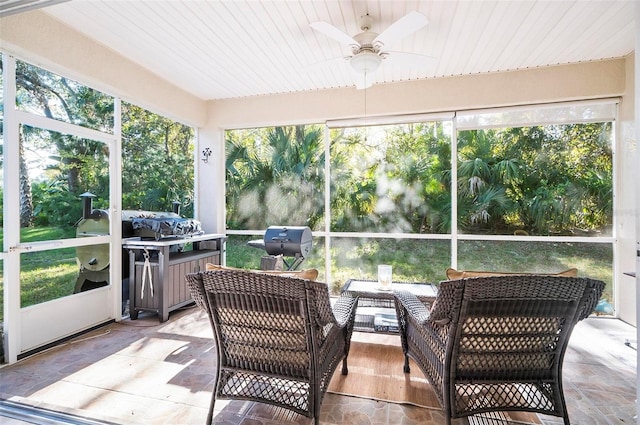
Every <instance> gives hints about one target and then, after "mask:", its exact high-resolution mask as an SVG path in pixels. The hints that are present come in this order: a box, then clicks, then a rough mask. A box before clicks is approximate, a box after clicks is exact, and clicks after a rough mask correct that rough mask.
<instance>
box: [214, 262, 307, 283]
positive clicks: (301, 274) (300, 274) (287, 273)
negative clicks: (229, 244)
mask: <svg viewBox="0 0 640 425" xmlns="http://www.w3.org/2000/svg"><path fill="white" fill-rule="evenodd" d="M205 269H206V270H241V271H245V272H253V273H263V274H274V275H277V276H284V277H296V278H298V279H307V280H316V279H317V278H318V270H316V269H306V270H249V269H239V268H236V267H228V266H220V265H218V264H212V263H207V264H206V265H205Z"/></svg>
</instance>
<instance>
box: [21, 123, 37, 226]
mask: <svg viewBox="0 0 640 425" xmlns="http://www.w3.org/2000/svg"><path fill="white" fill-rule="evenodd" d="M18 139H19V140H18V149H19V150H20V152H19V154H20V227H29V226H31V224H32V220H33V198H32V196H31V180H30V179H29V172H28V170H27V163H26V161H25V158H24V147H23V146H22V133H20V135H19V136H18Z"/></svg>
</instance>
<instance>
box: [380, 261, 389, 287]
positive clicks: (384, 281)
mask: <svg viewBox="0 0 640 425" xmlns="http://www.w3.org/2000/svg"><path fill="white" fill-rule="evenodd" d="M378 286H379V287H380V288H382V289H390V288H391V266H390V265H388V264H380V265H378Z"/></svg>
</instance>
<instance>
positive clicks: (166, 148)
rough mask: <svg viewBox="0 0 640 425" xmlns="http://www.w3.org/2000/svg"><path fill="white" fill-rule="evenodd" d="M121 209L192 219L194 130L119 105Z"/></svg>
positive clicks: (127, 106)
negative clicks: (175, 206) (176, 207)
mask: <svg viewBox="0 0 640 425" xmlns="http://www.w3.org/2000/svg"><path fill="white" fill-rule="evenodd" d="M122 113H123V119H122V208H123V209H142V210H149V211H171V208H172V202H173V201H179V202H180V205H181V214H182V215H184V216H188V217H193V199H194V194H193V189H194V185H193V181H194V180H193V179H194V162H193V158H194V153H193V151H194V149H193V142H194V132H193V129H192V128H190V127H187V126H185V125H182V124H180V123H177V122H175V121H172V120H170V119H167V118H164V117H161V116H159V115H156V114H153V113H151V112H149V111H146V110H144V109H142V108H140V107H138V106H135V105H131V104H127V103H123V105H122Z"/></svg>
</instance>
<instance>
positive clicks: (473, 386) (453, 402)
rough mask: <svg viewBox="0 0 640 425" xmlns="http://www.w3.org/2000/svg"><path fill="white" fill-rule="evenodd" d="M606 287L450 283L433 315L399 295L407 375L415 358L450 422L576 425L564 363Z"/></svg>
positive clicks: (543, 280)
mask: <svg viewBox="0 0 640 425" xmlns="http://www.w3.org/2000/svg"><path fill="white" fill-rule="evenodd" d="M603 288H604V283H603V282H601V281H597V280H592V279H587V278H572V277H552V276H539V275H528V276H499V277H478V278H468V279H460V280H451V281H445V282H442V283H441V284H440V289H439V291H438V296H437V298H436V301H435V302H434V304H433V306H432V308H431V310H430V311H429V310H427V308H426V307H425V306H424V305H423V304H422V303H421V302H420V301H418V299H417V298H416V297H415V296H414V295H413V294H410V293H407V292H402V293H400V292H398V293H396V294H394V295H395V305H396V310H397V314H398V322H399V327H400V336H401V342H402V349H403V352H404V354H405V365H404V371H405V373H409V357H411V358H412V359H414V360H415V361H416V363H417V365H418V366H419V367H420V369H421V370H422V372H423V373H424V375H425V376H426V377H427V379H428V380H429V381H430V383H431V385H433V388H434V390H435V393H436V394H437V396H438V398H439V400H440V404H441V405H442V407H443V410H444V413H445V416H446V417H447V425H449V424H450V423H451V420H452V419H453V418H459V417H464V416H470V415H474V414H477V413H482V412H490V411H526V412H536V413H543V414H548V415H553V416H559V417H562V418H563V419H564V423H565V424H567V425H568V424H569V416H568V413H567V407H566V403H565V400H564V394H563V390H562V362H563V358H564V353H565V349H566V347H567V343H568V341H569V336H570V335H571V332H572V330H573V327H574V325H575V324H576V323H577V322H578V321H579V320H582V319H584V318H585V317H587V316H589V314H590V313H591V312H592V311H593V309H594V307H595V306H596V304H597V302H598V299H599V298H600V295H601V293H602V290H603Z"/></svg>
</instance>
